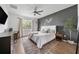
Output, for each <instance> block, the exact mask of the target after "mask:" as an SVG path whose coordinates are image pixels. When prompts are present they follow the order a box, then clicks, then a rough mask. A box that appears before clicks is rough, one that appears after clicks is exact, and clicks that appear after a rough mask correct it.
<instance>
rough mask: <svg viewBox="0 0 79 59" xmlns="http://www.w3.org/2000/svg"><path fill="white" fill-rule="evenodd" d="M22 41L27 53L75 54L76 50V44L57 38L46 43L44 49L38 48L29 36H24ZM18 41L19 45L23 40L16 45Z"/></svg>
mask: <svg viewBox="0 0 79 59" xmlns="http://www.w3.org/2000/svg"><path fill="white" fill-rule="evenodd" d="M21 41H22V43H23V47H24V50H25V54H75V50H76V45H73V44H69V43H67V42H63V41H57V40H53V41H51V42H49V43H48V44H46V45H44V46H43V48H42V49H38V48H37V46H36V44H34V43H33V42H32V41H31V40H29V39H28V38H27V37H25V38H22V40H21ZM18 43H19V45H21V44H20V43H21V42H19V41H18V42H17V43H16V46H17V44H18ZM19 47H20V46H19ZM21 47H22V45H21ZM23 47H22V48H23ZM17 48H18V46H17ZM15 50H16V49H15ZM17 50H18V51H19V49H17ZM78 51H79V50H78ZM16 53H17V52H16ZM78 53H79V52H78Z"/></svg>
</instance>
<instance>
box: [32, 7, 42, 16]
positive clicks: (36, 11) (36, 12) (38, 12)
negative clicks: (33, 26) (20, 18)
mask: <svg viewBox="0 0 79 59" xmlns="http://www.w3.org/2000/svg"><path fill="white" fill-rule="evenodd" d="M37 9H38V8H37V7H35V8H34V11H33V13H34V16H35V15H41V14H40V13H41V12H43V10H39V11H38V10H37Z"/></svg>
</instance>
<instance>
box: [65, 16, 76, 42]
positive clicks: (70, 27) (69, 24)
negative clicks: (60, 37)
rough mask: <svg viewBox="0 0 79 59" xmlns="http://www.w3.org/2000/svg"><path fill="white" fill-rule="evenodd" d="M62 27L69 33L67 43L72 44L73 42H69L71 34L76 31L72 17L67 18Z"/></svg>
mask: <svg viewBox="0 0 79 59" xmlns="http://www.w3.org/2000/svg"><path fill="white" fill-rule="evenodd" d="M64 26H65V28H66V29H68V30H69V33H70V40H69V41H68V42H69V43H73V41H71V33H72V32H73V31H75V30H76V20H75V19H74V17H70V18H68V19H67V20H66V21H65V24H64Z"/></svg>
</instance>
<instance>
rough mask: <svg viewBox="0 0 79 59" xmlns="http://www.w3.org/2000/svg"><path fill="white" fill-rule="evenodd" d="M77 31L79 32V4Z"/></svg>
mask: <svg viewBox="0 0 79 59" xmlns="http://www.w3.org/2000/svg"><path fill="white" fill-rule="evenodd" d="M77 29H78V30H79V4H78V26H77Z"/></svg>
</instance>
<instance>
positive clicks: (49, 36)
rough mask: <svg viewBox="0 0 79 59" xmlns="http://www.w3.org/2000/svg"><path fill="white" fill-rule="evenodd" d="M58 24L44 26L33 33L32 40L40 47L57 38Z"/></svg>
mask: <svg viewBox="0 0 79 59" xmlns="http://www.w3.org/2000/svg"><path fill="white" fill-rule="evenodd" d="M55 34H56V26H42V27H41V30H40V31H39V32H33V33H31V40H32V41H33V42H35V43H36V44H37V47H38V48H42V47H43V45H45V44H46V43H48V42H50V41H52V40H54V39H55Z"/></svg>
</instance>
